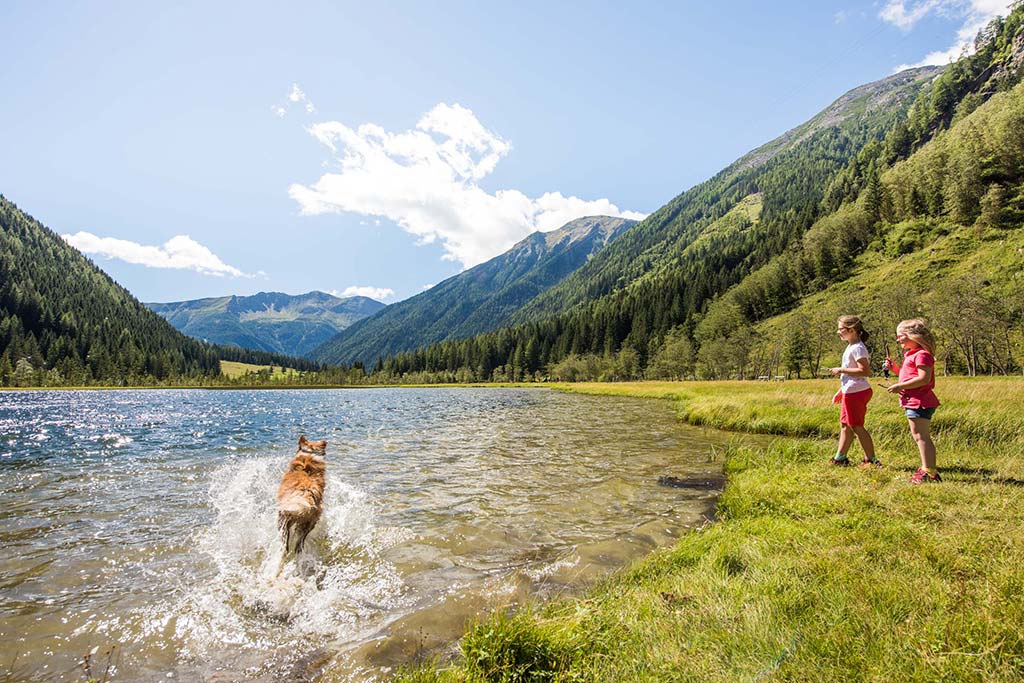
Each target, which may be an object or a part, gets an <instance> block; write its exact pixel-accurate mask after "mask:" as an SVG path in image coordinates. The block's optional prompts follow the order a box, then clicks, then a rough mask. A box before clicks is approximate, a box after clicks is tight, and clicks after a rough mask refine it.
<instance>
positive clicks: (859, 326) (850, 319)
mask: <svg viewBox="0 0 1024 683" xmlns="http://www.w3.org/2000/svg"><path fill="white" fill-rule="evenodd" d="M839 324H840V325H842V326H843V327H848V328H850V329H851V330H854V331H855V332H856V333H857V334H858V335H859V336H860V340H861V341H862V342H866V341H867V340H868V337H870V336H871V335H870V334H868V331H867V330H865V329H864V323H863V322H861V319H860V318H858V317H857V316H855V315H841V316H839Z"/></svg>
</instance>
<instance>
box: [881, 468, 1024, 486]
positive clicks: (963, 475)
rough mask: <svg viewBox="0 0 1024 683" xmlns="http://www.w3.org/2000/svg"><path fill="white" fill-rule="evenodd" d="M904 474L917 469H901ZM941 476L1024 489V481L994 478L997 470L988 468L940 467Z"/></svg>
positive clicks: (961, 481)
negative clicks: (951, 475)
mask: <svg viewBox="0 0 1024 683" xmlns="http://www.w3.org/2000/svg"><path fill="white" fill-rule="evenodd" d="M900 469H901V470H903V471H904V472H911V473H913V472H916V471H917V468H916V467H913V466H911V467H901V468H900ZM939 474H941V475H944V476H946V475H950V474H955V475H960V476H957V478H956V481H957V482H958V483H964V484H999V485H1000V486H1016V487H1024V481H1022V480H1020V479H1013V478H1012V477H994V476H993V475H994V474H995V470H990V469H988V468H987V467H964V466H963V465H950V466H949V467H943V466H941V465H940V466H939Z"/></svg>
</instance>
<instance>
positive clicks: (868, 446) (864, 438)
mask: <svg viewBox="0 0 1024 683" xmlns="http://www.w3.org/2000/svg"><path fill="white" fill-rule="evenodd" d="M853 433H854V434H856V435H857V441H859V442H860V447H861V448H862V449H864V455H865V456H866V457H867V459H868V460H874V459H875V442H874V441H872V440H871V434H870V433H869V432H868V430H867V429H865V428H864V427H863V426H860V427H854V428H853Z"/></svg>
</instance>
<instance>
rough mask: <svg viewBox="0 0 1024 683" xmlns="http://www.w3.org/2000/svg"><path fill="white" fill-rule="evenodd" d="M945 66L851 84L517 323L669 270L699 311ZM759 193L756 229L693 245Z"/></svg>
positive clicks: (779, 245)
mask: <svg viewBox="0 0 1024 683" xmlns="http://www.w3.org/2000/svg"><path fill="white" fill-rule="evenodd" d="M939 71H940V69H938V68H936V67H923V68H920V69H911V70H908V71H904V72H901V73H899V74H895V75H893V76H889V77H888V78H885V79H882V80H880V81H877V82H875V83H870V84H867V85H863V86H860V87H858V88H855V89H854V90H851V91H850V92H848V93H846V94H845V95H843V96H842V97H840V98H839V99H838V100H836V101H835V102H833V103H832V104H831V105H829V107H827V108H826V109H825V110H824V111H822V112H820V113H819V114H818V115H816V116H815V117H814V118H812V119H811V120H810V121H807V122H806V123H804V124H802V125H800V126H798V127H797V128H794V129H793V130H791V131H789V132H787V133H785V134H783V135H782V136H780V137H779V138H777V139H775V140H773V141H771V142H769V143H767V144H766V145H763V146H761V147H759V148H757V149H755V150H753V151H752V152H749V153H748V154H746V155H744V156H743V157H741V158H740V159H737V160H736V161H735V162H733V163H732V164H730V165H729V166H728V167H726V168H725V169H724V170H722V171H721V172H719V173H718V174H717V175H715V176H714V177H713V178H711V179H710V180H708V181H706V182H704V183H701V184H700V185H697V186H696V187H693V188H692V189H690V190H687V191H686V192H684V193H682V194H681V195H679V196H678V197H676V198H675V199H673V200H672V201H670V202H669V203H668V204H666V205H665V206H664V207H662V208H661V209H659V210H658V211H656V212H654V213H653V214H651V215H650V216H649V217H648V218H647V219H645V220H644V221H642V222H641V223H640V224H639V225H637V226H636V228H635V229H633V230H631V231H630V232H629V234H628V235H624V236H623V239H621V240H618V241H617V242H616V243H615V244H614V245H612V246H611V247H610V248H608V249H606V250H604V252H602V253H601V254H599V255H597V256H596V257H595V258H594V259H592V260H591V262H589V263H588V264H586V266H585V267H583V268H581V269H580V270H578V271H577V272H576V273H574V274H573V275H572V276H571V277H569V278H566V280H565V281H564V282H562V283H561V284H560V285H559V286H558V287H554V288H552V289H551V290H550V291H548V292H546V293H545V294H544V295H543V296H541V297H538V298H537V300H536V301H533V302H530V303H529V304H528V305H527V306H525V307H524V308H523V309H522V310H521V311H519V312H518V313H517V314H516V315H515V316H514V318H513V322H535V321H538V320H542V319H546V318H550V317H551V316H552V315H555V314H559V313H562V312H565V311H567V310H569V309H571V308H573V307H575V306H578V305H580V304H586V303H589V302H592V301H594V300H596V299H600V298H601V297H604V296H606V295H608V294H610V293H613V292H621V291H623V290H624V289H626V288H627V287H628V286H630V285H631V284H634V283H636V282H637V281H638V280H641V279H644V278H645V276H647V277H648V278H649V277H650V276H651V275H659V274H667V275H670V277H671V280H672V283H673V284H672V285H670V287H674V288H675V289H676V290H678V289H679V286H678V285H679V283H681V282H686V283H689V286H688V287H686V292H685V296H684V297H682V298H681V299H679V300H678V301H676V302H674V303H673V305H674V307H675V308H676V309H677V310H678V311H679V312H678V314H677V317H678V316H686V315H687V314H688V313H690V312H693V311H694V310H699V307H700V305H701V303H702V302H703V301H704V300H705V299H707V298H708V297H709V296H713V295H714V294H715V293H717V292H719V291H722V290H723V289H724V287H725V286H728V285H729V284H732V283H733V282H738V281H739V279H741V277H742V275H743V274H744V273H745V272H747V271H749V269H750V268H751V267H752V266H754V265H756V264H758V263H763V262H764V261H765V260H766V259H767V258H768V257H770V256H771V255H774V254H777V253H779V252H780V251H782V250H783V249H784V248H785V247H786V246H787V245H788V244H790V243H791V242H792V241H793V240H794V239H795V238H797V237H799V236H800V235H801V234H803V232H804V231H805V230H806V229H807V228H808V227H809V226H810V225H811V223H813V221H814V220H815V218H817V217H818V216H819V215H820V213H821V209H820V203H821V200H822V198H823V196H824V193H825V190H826V188H827V186H828V184H829V182H830V181H831V179H832V178H833V177H834V176H835V174H836V173H838V172H839V171H840V170H841V169H842V168H843V167H844V166H845V165H846V164H847V163H848V162H849V160H850V159H851V158H853V157H855V156H856V155H857V153H858V152H859V151H860V149H861V148H862V147H863V146H864V145H865V144H866V143H867V142H869V141H871V140H878V139H881V138H882V137H884V136H885V134H886V133H887V132H888V131H889V130H890V129H891V128H892V127H893V126H894V125H895V123H896V122H897V121H898V120H900V119H901V118H902V117H903V116H904V115H905V113H906V111H907V109H908V108H909V106H910V105H911V103H912V102H913V101H914V98H915V97H916V96H917V94H918V92H919V91H920V89H921V88H922V87H924V86H925V85H927V83H928V82H929V81H930V80H932V79H933V78H934V77H935V76H936V75H937V74H938V73H939ZM754 194H759V195H760V196H761V202H762V216H761V218H762V220H761V223H760V225H759V226H758V228H757V229H756V230H752V231H749V232H746V233H744V234H742V235H739V236H737V235H732V234H729V235H724V236H723V237H722V238H721V239H711V240H708V239H705V240H703V241H704V245H703V247H702V248H701V249H698V250H694V249H690V250H688V251H687V247H688V246H690V245H691V244H693V243H694V242H695V241H696V240H697V239H698V238H699V237H701V236H702V235H704V233H705V230H706V228H707V227H708V226H709V225H711V224H713V223H714V222H715V221H717V220H718V219H720V218H721V217H722V216H724V215H725V214H726V213H728V212H729V211H730V210H732V209H733V207H735V206H736V205H737V204H738V203H739V202H740V201H742V200H743V199H744V198H745V197H749V196H751V195H754ZM652 293H653V292H652ZM620 341H621V340H620Z"/></svg>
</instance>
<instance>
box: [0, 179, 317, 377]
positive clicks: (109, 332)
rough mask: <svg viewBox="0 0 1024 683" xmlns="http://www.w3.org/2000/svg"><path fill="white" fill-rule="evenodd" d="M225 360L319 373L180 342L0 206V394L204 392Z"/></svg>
mask: <svg viewBox="0 0 1024 683" xmlns="http://www.w3.org/2000/svg"><path fill="white" fill-rule="evenodd" d="M222 358H223V359H226V360H238V361H242V362H247V363H274V364H279V365H288V366H290V367H297V368H299V369H304V370H315V369H317V368H318V367H319V366H318V365H317V364H316V363H314V362H312V361H303V360H297V359H292V358H289V357H286V356H281V355H278V354H269V353H264V352H258V351H249V350H244V349H238V348H234V347H218V346H214V345H211V344H206V343H203V342H199V341H196V340H194V339H190V338H188V337H186V336H184V335H182V334H181V333H179V332H178V331H177V330H175V329H174V328H173V327H171V325H170V323H168V322H167V321H166V320H164V319H163V318H161V317H160V316H158V315H156V314H155V313H153V312H152V311H150V310H149V309H148V308H146V307H145V306H144V305H142V303H140V302H139V301H138V300H137V299H135V297H133V296H132V295H131V294H130V293H129V292H128V291H127V290H125V289H124V288H123V287H121V286H120V285H118V284H117V283H116V282H114V281H113V280H112V279H111V278H110V277H109V276H108V275H107V274H106V273H104V272H103V271H102V270H100V269H99V268H97V267H96V266H95V265H93V264H92V263H91V262H90V261H89V260H88V259H86V258H85V257H84V256H82V254H80V253H79V252H78V251H76V250H75V249H73V248H72V247H71V246H70V245H68V244H67V243H66V242H64V240H63V239H61V238H60V236H59V235H57V234H56V233H54V232H53V231H52V230H50V229H48V228H46V227H45V226H43V225H42V224H40V223H39V222H38V221H36V220H35V219H33V218H32V217H30V216H28V215H26V214H25V213H24V212H22V211H21V210H19V209H18V207H16V206H15V205H14V204H13V203H11V202H10V201H8V200H7V199H6V198H4V197H3V196H0V386H87V385H95V384H102V385H110V386H123V385H160V384H204V383H210V382H213V381H214V380H215V379H216V378H217V377H219V375H220V360H221V359H222Z"/></svg>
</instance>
